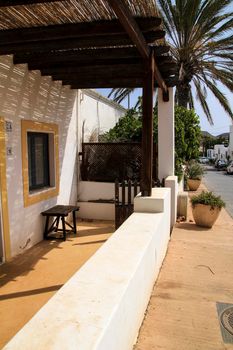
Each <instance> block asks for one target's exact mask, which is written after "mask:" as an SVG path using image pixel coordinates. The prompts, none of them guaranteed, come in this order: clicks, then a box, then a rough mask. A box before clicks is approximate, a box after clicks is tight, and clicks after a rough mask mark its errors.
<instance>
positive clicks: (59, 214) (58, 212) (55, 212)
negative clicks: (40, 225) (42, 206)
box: [41, 205, 79, 241]
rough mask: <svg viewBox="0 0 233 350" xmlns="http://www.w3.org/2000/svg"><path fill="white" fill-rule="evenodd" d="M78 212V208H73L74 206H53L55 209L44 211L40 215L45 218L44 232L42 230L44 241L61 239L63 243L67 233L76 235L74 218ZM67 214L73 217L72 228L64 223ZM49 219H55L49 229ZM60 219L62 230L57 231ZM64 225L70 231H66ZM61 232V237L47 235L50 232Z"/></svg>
mask: <svg viewBox="0 0 233 350" xmlns="http://www.w3.org/2000/svg"><path fill="white" fill-rule="evenodd" d="M78 210H79V207H77V206H74V205H55V207H52V208H50V209H48V210H45V211H43V212H42V213H41V215H43V216H46V222H45V230H44V239H54V238H57V239H63V240H64V241H65V240H66V234H67V233H68V232H74V234H77V230H76V216H75V212H76V211H78ZM69 213H72V215H73V226H72V225H71V224H70V223H69V222H67V221H65V217H66V216H68V214H69ZM50 217H55V219H54V221H53V223H52V224H51V226H50V227H49V218H50ZM60 219H61V222H62V229H59V228H58V226H59V221H60ZM66 225H68V226H69V227H70V228H71V229H70V230H66ZM53 231H54V232H59V231H60V232H63V236H62V237H55V236H54V235H53V236H49V233H51V232H53Z"/></svg>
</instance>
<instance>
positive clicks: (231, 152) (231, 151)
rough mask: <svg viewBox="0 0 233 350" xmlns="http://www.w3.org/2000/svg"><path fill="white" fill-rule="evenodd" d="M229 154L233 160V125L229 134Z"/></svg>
mask: <svg viewBox="0 0 233 350" xmlns="http://www.w3.org/2000/svg"><path fill="white" fill-rule="evenodd" d="M229 156H230V159H232V160H233V125H231V126H230V135H229Z"/></svg>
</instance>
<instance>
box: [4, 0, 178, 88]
mask: <svg viewBox="0 0 233 350" xmlns="http://www.w3.org/2000/svg"><path fill="white" fill-rule="evenodd" d="M121 1H122V0H121ZM121 1H120V2H121ZM123 3H124V4H125V5H127V7H128V9H129V10H130V13H131V15H132V17H133V18H134V19H135V21H136V24H137V26H138V28H139V29H140V32H141V33H142V35H143V40H145V43H146V44H147V45H148V47H150V48H152V49H153V51H154V55H155V61H156V64H157V66H158V69H159V72H160V73H161V76H162V79H163V80H164V81H165V84H166V85H167V86H173V85H174V83H175V65H174V63H173V61H172V59H171V57H170V56H169V54H168V51H169V47H168V46H167V45H166V43H165V40H164V36H165V32H164V30H163V28H162V24H161V19H160V18H159V14H158V11H157V8H156V5H155V1H154V0H125V1H123ZM110 4H111V1H109V0H92V1H89V0H70V1H68V0H67V1H57V0H53V1H52V0H51V1H43V0H40V1H39V0H35V1H31V0H27V1H26V0H25V1H23V0H15V1H8V0H6V1H4V0H0V55H5V54H13V55H14V63H15V64H19V63H27V64H28V67H29V69H39V70H40V71H41V74H42V75H50V76H52V78H53V79H54V80H62V81H63V83H64V84H68V85H71V87H73V88H97V87H100V88H101V87H106V88H107V87H137V86H142V84H143V77H144V71H145V66H144V60H143V58H142V56H141V55H140V53H139V51H138V49H137V47H136V45H135V43H134V42H133V41H132V38H130V36H129V35H128V33H127V32H126V31H125V29H124V27H123V26H122V23H121V22H120V21H119V18H118V16H117V15H116V14H115V12H114V10H113V8H112V7H111V6H110ZM156 84H157V82H155V85H156Z"/></svg>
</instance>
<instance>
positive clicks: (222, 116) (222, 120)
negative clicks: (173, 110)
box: [97, 86, 233, 135]
mask: <svg viewBox="0 0 233 350" xmlns="http://www.w3.org/2000/svg"><path fill="white" fill-rule="evenodd" d="M221 89H222V91H223V92H224V94H225V95H226V97H227V98H228V101H229V103H230V105H231V109H232V110H233V93H231V92H230V91H229V90H228V89H226V88H223V87H222V86H221ZM97 91H98V92H100V93H101V94H102V95H104V96H107V95H108V94H109V92H110V91H111V89H98V90H97ZM140 95H141V89H135V92H133V93H132V94H131V95H130V105H131V107H133V106H134V105H135V104H136V102H137V99H138V96H140ZM207 101H208V104H209V106H210V109H211V113H212V116H213V121H214V125H210V124H209V122H208V120H207V118H206V117H205V114H204V112H203V111H202V109H201V107H200V104H199V103H198V102H197V101H195V110H196V113H197V114H198V116H199V118H200V125H201V129H202V130H205V131H208V132H209V133H211V134H212V135H219V134H221V133H223V132H229V127H230V125H231V124H233V121H232V120H231V118H230V117H229V116H228V115H227V114H226V112H225V111H224V109H223V108H222V107H221V105H220V104H219V102H218V101H217V100H216V98H215V97H214V96H213V95H212V93H211V92H210V91H208V96H207ZM122 105H123V106H124V107H126V108H127V107H128V99H126V100H124V101H123V102H122Z"/></svg>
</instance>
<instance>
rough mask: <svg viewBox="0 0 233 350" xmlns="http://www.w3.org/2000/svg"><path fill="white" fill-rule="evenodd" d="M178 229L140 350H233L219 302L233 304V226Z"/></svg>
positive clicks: (224, 218) (223, 222) (225, 220)
mask: <svg viewBox="0 0 233 350" xmlns="http://www.w3.org/2000/svg"><path fill="white" fill-rule="evenodd" d="M188 216H189V217H188V220H187V222H184V223H179V224H176V226H175V228H174V229H173V234H172V237H171V241H170V244H169V248H168V252H167V255H166V258H165V261H164V263H163V266H162V269H161V272H160V275H159V278H158V280H157V282H156V284H155V286H154V289H153V292H152V295H151V299H150V303H149V306H148V310H147V312H146V316H145V319H144V322H143V325H142V327H141V330H140V334H139V338H138V342H137V344H136V346H135V349H134V350H153V349H156V350H221V349H225V350H226V349H233V345H232V344H225V343H224V342H223V340H222V336H221V331H220V326H219V321H218V314H217V309H216V302H222V303H230V304H233V220H232V218H231V217H230V216H229V215H228V213H227V212H226V211H225V210H222V212H221V214H220V217H219V218H218V220H217V222H216V223H215V225H214V226H213V228H212V229H204V228H201V227H198V226H196V225H195V224H194V222H192V214H191V211H190V208H189V215H188Z"/></svg>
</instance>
